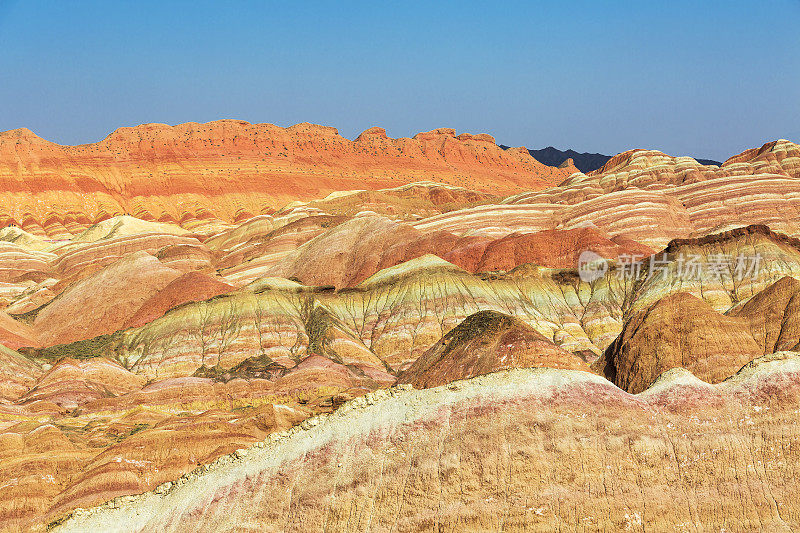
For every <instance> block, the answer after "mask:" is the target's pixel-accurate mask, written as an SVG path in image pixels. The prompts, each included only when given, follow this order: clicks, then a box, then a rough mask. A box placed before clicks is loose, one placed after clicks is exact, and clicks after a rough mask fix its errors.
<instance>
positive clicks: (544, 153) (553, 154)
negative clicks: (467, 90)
mask: <svg viewBox="0 0 800 533" xmlns="http://www.w3.org/2000/svg"><path fill="white" fill-rule="evenodd" d="M500 148H502V149H503V150H507V149H508V148H509V147H508V146H505V145H503V144H501V145H500ZM528 153H530V154H531V155H532V156H533V157H534V158H535V159H536V160H537V161H539V162H540V163H543V164H545V165H547V166H551V167H557V166H559V165H561V163H563V162H564V161H566V160H567V159H572V161H573V162H574V164H575V167H577V169H578V170H580V171H581V172H584V173H586V172H591V171H592V170H597V169H598V168H600V167H602V166H603V165H605V164H606V163H607V162H608V160H609V159H611V157H612V156H610V155H603V154H591V153H589V152H583V153H580V152H576V151H575V150H572V149H569V150H559V149H558V148H554V147H552V146H548V147H547V148H542V149H540V150H528ZM695 160H696V161H697V162H698V163H700V164H701V165H717V166H719V165H721V164H722V163H721V162H720V161H714V160H713V159H697V158H695Z"/></svg>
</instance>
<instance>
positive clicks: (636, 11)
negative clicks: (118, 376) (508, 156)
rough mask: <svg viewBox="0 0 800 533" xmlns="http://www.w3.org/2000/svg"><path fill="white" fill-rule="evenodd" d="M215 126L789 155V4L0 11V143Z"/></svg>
mask: <svg viewBox="0 0 800 533" xmlns="http://www.w3.org/2000/svg"><path fill="white" fill-rule="evenodd" d="M219 118H239V119H243V120H248V121H250V122H272V123H275V124H278V125H281V126H288V125H291V124H294V123H297V122H306V121H307V122H314V123H320V124H326V125H330V126H335V127H337V128H339V131H340V133H341V134H342V135H344V136H345V137H349V138H354V137H355V136H356V135H357V134H358V133H359V132H360V131H362V130H364V129H366V128H368V127H370V126H374V125H380V126H383V127H385V128H386V130H387V132H388V134H389V135H390V136H393V137H401V136H410V135H413V134H414V133H416V132H418V131H424V130H429V129H433V128H436V127H443V126H447V127H453V128H455V129H456V130H458V131H459V132H462V131H467V132H471V133H480V132H488V133H491V134H492V135H494V136H495V137H496V138H497V141H498V143H503V144H509V145H512V146H519V145H525V146H527V147H529V148H542V147H545V146H548V145H554V146H556V147H558V148H574V149H577V150H579V151H592V152H595V151H596V152H602V153H606V154H613V153H617V152H620V151H622V150H625V149H628V148H634V147H642V148H657V149H661V150H664V151H665V152H668V153H671V154H675V155H694V156H698V157H708V158H715V159H725V158H726V157H728V156H729V155H732V154H734V153H738V152H740V151H741V150H743V149H746V148H749V147H753V146H759V145H761V144H762V143H764V142H766V141H769V140H773V139H776V138H781V137H783V138H789V139H792V140H794V141H800V0H774V1H772V0H759V1H755V0H751V1H736V0H728V1H719V2H716V1H703V0H694V1H686V2H684V1H676V0H672V1H669V2H651V1H650V0H641V1H637V2H621V1H620V2H610V1H609V2H603V1H595V2H588V1H587V2H581V1H572V2H568V1H553V2H525V3H503V4H495V3H493V2H486V1H481V2H472V1H461V2H453V3H437V4H435V5H434V4H433V3H432V2H421V3H414V2H408V1H405V2H381V1H371V2H363V3H360V2H358V3H341V4H340V3H337V2H320V3H316V2H314V3H306V2H286V1H284V2H275V3H272V2H264V3H262V2H253V3H249V2H232V3H229V5H226V4H225V3H223V2H219V3H206V2H149V1H143V0H140V1H136V2H108V1H106V2H60V1H59V2H45V1H30V2H29V1H19V2H17V1H9V0H0V130H6V129H11V128H17V127H27V128H30V129H32V130H34V131H35V132H36V133H38V134H39V135H41V136H43V137H45V138H47V139H50V140H53V141H56V142H60V143H63V144H79V143H86V142H94V141H97V140H100V139H102V138H103V137H105V136H106V135H107V134H108V133H110V132H111V131H112V130H114V129H115V128H117V127H119V126H132V125H136V124H140V123H144V122H165V123H168V124H177V123H181V122H187V121H198V122H204V121H208V120H214V119H219Z"/></svg>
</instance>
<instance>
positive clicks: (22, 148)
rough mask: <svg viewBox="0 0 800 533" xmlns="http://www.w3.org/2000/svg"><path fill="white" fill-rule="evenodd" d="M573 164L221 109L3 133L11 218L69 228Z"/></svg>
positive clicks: (429, 136) (497, 184) (42, 229)
mask: <svg viewBox="0 0 800 533" xmlns="http://www.w3.org/2000/svg"><path fill="white" fill-rule="evenodd" d="M567 176H568V173H567V172H566V171H564V170H561V169H557V168H555V167H548V166H546V165H542V164H541V163H539V162H538V161H536V160H535V159H534V158H533V157H531V156H530V154H528V152H527V151H526V150H523V149H520V150H503V149H501V148H500V147H498V146H497V145H496V144H495V143H494V139H493V138H492V137H491V136H489V135H467V134H462V135H458V136H457V135H456V133H455V131H454V130H452V129H448V128H440V129H437V130H433V131H430V132H427V133H419V134H417V135H416V136H415V137H414V138H413V139H408V138H402V139H390V138H388V137H387V136H386V133H385V132H384V131H383V130H382V129H380V128H373V129H371V130H367V131H366V132H364V134H362V135H361V136H359V138H358V139H357V140H355V141H349V140H347V139H345V138H344V137H341V136H340V135H339V134H338V131H337V130H336V129H335V128H331V127H326V126H318V125H314V124H307V123H304V124H297V125H294V126H291V127H289V128H281V127H278V126H274V125H272V124H249V123H247V122H243V121H238V120H220V121H216V122H209V123H206V124H198V123H187V124H181V125H178V126H167V125H165V124H144V125H141V126H137V127H133V128H120V129H118V130H116V131H114V132H113V133H111V134H110V135H109V136H108V137H106V138H105V139H104V140H102V141H100V142H98V143H95V144H85V145H80V146H60V145H57V144H54V143H51V142H48V141H46V140H44V139H42V138H40V137H38V136H36V135H35V134H34V133H32V132H31V131H29V130H26V129H19V130H12V131H7V132H3V133H2V134H0V190H2V191H3V192H2V196H0V204H2V210H0V220H4V221H5V224H3V225H7V224H8V223H12V222H15V223H17V224H18V225H21V226H22V227H23V228H25V229H27V230H29V231H33V232H35V233H46V234H47V235H50V236H56V235H69V234H70V233H74V232H75V231H76V230H77V229H79V228H80V227H81V226H83V227H86V226H88V225H90V224H91V223H93V222H96V221H99V220H102V219H104V218H108V217H110V216H114V215H122V214H130V215H134V216H136V217H138V218H142V219H146V220H159V221H181V222H186V221H188V220H190V219H207V218H213V217H215V218H219V219H223V220H226V221H232V220H234V219H239V220H241V219H243V218H247V217H248V216H252V215H256V214H259V213H260V212H262V211H263V210H265V209H270V208H271V209H273V210H274V209H276V208H278V207H280V206H281V205H283V204H285V203H287V202H289V201H293V200H311V199H314V198H320V197H322V196H325V195H326V194H328V193H329V192H332V191H337V190H352V189H361V188H363V187H364V186H365V184H366V185H367V186H368V187H369V188H373V189H380V188H386V187H394V186H398V185H403V184H406V183H409V182H413V181H420V180H424V179H433V180H436V181H440V182H444V183H449V184H452V185H460V186H464V185H469V186H470V188H476V189H482V190H485V191H489V192H491V193H493V194H502V193H510V192H519V191H522V190H526V189H531V188H538V187H542V186H545V185H548V184H554V183H558V182H559V181H562V180H563V179H564V178H566V177H567Z"/></svg>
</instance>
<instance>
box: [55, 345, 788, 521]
mask: <svg viewBox="0 0 800 533" xmlns="http://www.w3.org/2000/svg"><path fill="white" fill-rule="evenodd" d="M799 376H800V354H797V353H794V352H780V353H777V354H774V355H771V356H766V357H763V358H760V359H757V360H755V361H753V362H751V363H749V364H748V365H745V367H743V368H742V369H741V370H740V371H739V372H738V373H737V374H736V375H735V376H733V377H732V378H730V379H728V380H726V381H725V382H723V383H721V384H718V385H709V384H707V383H705V382H703V381H701V380H699V379H697V378H695V377H694V376H692V375H691V374H690V373H689V372H687V371H685V370H682V369H673V370H671V371H669V372H667V373H665V374H664V375H662V376H661V378H660V379H659V380H658V381H657V382H656V383H655V384H654V385H653V386H652V387H650V388H649V389H648V390H647V391H645V392H643V393H641V394H638V395H631V394H628V393H626V392H624V391H622V390H620V389H618V388H617V387H615V386H614V385H612V384H611V383H609V382H607V381H606V380H604V379H602V378H600V377H599V376H596V375H593V374H590V373H587V372H581V371H574V370H554V369H517V370H511V371H506V372H500V373H495V374H491V375H488V376H482V377H478V378H474V379H471V380H466V381H459V382H454V383H451V384H449V385H447V386H443V387H437V388H433V389H425V390H413V389H409V388H407V387H405V388H393V389H390V390H383V391H378V392H375V393H371V394H369V395H367V396H366V397H363V398H359V399H357V400H354V401H352V402H350V403H348V404H346V405H345V406H343V407H342V408H341V409H339V410H338V411H336V412H335V413H333V414H331V415H326V416H321V417H317V418H314V419H310V420H307V421H306V422H304V423H303V424H302V425H301V426H300V427H296V428H293V429H292V430H290V431H288V432H284V433H281V434H275V435H272V436H271V437H270V438H268V439H267V440H266V441H265V442H263V443H258V444H257V445H256V446H254V447H252V448H249V449H247V450H241V451H239V452H237V453H234V454H233V455H230V456H226V457H223V458H221V459H219V460H217V461H216V462H215V463H214V464H212V465H209V466H208V467H204V468H201V469H198V470H196V471H194V472H192V473H190V474H188V475H186V476H184V477H183V478H181V479H180V480H178V481H177V482H175V483H168V484H165V485H162V486H160V487H159V488H158V489H156V490H155V491H154V492H151V493H147V494H144V495H141V496H132V497H126V498H120V499H117V500H115V501H112V502H109V503H107V504H105V505H103V506H102V507H100V508H96V509H93V510H89V511H85V510H78V511H76V512H75V513H74V514H73V516H72V517H71V518H69V519H67V520H65V521H63V522H62V523H61V524H60V525H58V526H57V527H56V528H55V530H56V531H61V532H64V531H76V532H77V531H81V532H83V531H187V530H194V531H223V530H224V531H312V530H314V531H362V530H367V531H410V530H413V531H417V530H429V529H438V530H444V531H454V530H462V531H463V530H468V531H522V530H525V531H555V530H562V531H644V530H645V529H647V530H651V526H653V525H654V524H658V530H661V531H755V530H761V531H791V530H792V529H793V527H795V526H796V525H797V524H798V521H799V520H800V503H798V502H800V500H799V499H798V497H797V496H798V494H797V493H798V488H797V485H796V484H795V483H794V480H795V479H797V475H798V473H800V472H798V469H799V468H800V463H798V461H797V458H798V453H799V452H798V450H799V449H800V448H798V446H799V445H800V436H798V432H797V429H796V424H795V421H796V417H797V412H798V408H800V380H798V377H799Z"/></svg>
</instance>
